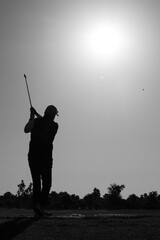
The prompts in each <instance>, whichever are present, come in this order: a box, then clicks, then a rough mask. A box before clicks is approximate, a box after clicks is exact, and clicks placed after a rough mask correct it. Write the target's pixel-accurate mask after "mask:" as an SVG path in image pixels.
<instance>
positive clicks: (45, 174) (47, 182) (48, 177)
mask: <svg viewBox="0 0 160 240" xmlns="http://www.w3.org/2000/svg"><path fill="white" fill-rule="evenodd" d="M41 177H42V191H41V205H42V207H44V206H45V204H46V202H47V199H48V195H49V192H50V189H51V184H52V168H51V167H44V168H43V169H42V171H41Z"/></svg>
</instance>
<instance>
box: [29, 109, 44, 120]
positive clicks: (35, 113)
mask: <svg viewBox="0 0 160 240" xmlns="http://www.w3.org/2000/svg"><path fill="white" fill-rule="evenodd" d="M30 112H31V114H30V116H31V119H34V116H36V117H37V118H41V117H42V116H41V115H40V114H39V113H37V111H36V110H35V109H34V107H31V108H30Z"/></svg>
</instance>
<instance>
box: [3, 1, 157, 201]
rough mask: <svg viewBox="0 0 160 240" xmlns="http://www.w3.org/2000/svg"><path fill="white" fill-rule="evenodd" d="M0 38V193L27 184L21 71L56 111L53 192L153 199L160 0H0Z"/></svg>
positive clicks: (39, 102)
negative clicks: (119, 189)
mask: <svg viewBox="0 0 160 240" xmlns="http://www.w3.org/2000/svg"><path fill="white" fill-rule="evenodd" d="M0 32H1V37H0V116H1V117H0V195H2V194H4V193H5V192H6V191H11V192H12V193H14V194H15V193H16V191H17V184H19V183H20V181H21V179H23V180H24V181H25V183H26V184H27V185H28V184H29V183H30V182H31V181H32V180H31V176H30V171H29V167H28V162H27V153H28V144H29V139H30V135H27V134H24V131H23V129H24V126H25V124H26V122H27V121H28V119H29V101H28V96H27V91H26V86H25V81H24V77H23V75H24V73H25V74H26V75H27V77H28V83H29V87H30V93H31V98H32V103H33V106H34V107H35V108H36V110H37V111H38V112H39V113H40V114H43V112H44V110H45V108H46V106H47V105H49V104H53V105H55V106H56V107H57V108H58V110H59V115H60V116H59V117H57V118H56V121H57V122H58V123H59V132H58V134H57V136H56V139H55V144H54V154H53V155H54V168H53V186H52V190H55V191H57V192H60V191H67V192H69V193H70V194H72V193H75V194H78V195H79V196H81V197H83V196H84V195H85V194H87V193H89V192H92V190H93V188H94V187H97V188H99V189H100V191H101V194H102V195H103V194H104V193H106V192H107V188H108V186H109V185H110V184H111V183H117V184H125V186H126V188H125V190H124V191H123V196H124V197H128V196H129V194H132V193H135V194H137V195H138V196H139V195H140V194H143V193H145V192H147V193H149V192H150V191H158V192H159V193H160V174H159V171H160V109H159V104H160V61H159V60H160V47H159V42H160V1H157V0H150V1H149V0H148V1H147V0H131V1H129V0H126V1H121V0H118V1H114V0H112V1H111V0H110V1H109V0H108V1H107V0H97V1H94V0H79V1H76V0H72V1H71V0H43V1H42V0H0ZM143 89H144V90H143Z"/></svg>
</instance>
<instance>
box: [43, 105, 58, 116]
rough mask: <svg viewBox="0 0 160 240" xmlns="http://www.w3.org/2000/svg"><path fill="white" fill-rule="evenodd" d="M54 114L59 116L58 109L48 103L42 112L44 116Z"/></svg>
mask: <svg viewBox="0 0 160 240" xmlns="http://www.w3.org/2000/svg"><path fill="white" fill-rule="evenodd" d="M56 115H57V116H59V115H58V110H57V108H56V107H55V106H53V105H49V106H48V107H47V108H46V110H45V112H44V116H47V117H51V118H54V117H55V116H56Z"/></svg>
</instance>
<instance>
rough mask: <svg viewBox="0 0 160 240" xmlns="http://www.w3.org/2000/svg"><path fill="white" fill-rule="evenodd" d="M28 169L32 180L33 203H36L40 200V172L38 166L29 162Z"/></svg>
mask: <svg viewBox="0 0 160 240" xmlns="http://www.w3.org/2000/svg"><path fill="white" fill-rule="evenodd" d="M29 166H30V171H31V176H32V180H33V205H36V204H37V203H39V202H40V193H41V179H40V172H39V169H38V167H36V166H35V165H33V164H30V165H29Z"/></svg>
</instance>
